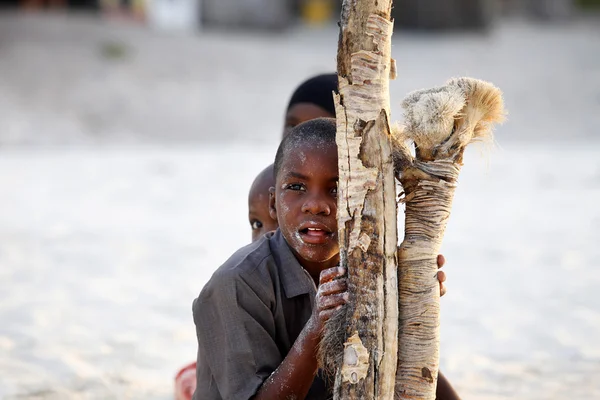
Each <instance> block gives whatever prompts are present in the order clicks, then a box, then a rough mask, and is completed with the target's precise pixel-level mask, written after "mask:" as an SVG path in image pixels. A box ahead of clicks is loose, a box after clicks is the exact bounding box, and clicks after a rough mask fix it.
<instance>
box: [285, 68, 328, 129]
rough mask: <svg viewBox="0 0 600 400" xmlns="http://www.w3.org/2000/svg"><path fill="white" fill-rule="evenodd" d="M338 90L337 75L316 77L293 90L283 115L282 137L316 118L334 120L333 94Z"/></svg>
mask: <svg viewBox="0 0 600 400" xmlns="http://www.w3.org/2000/svg"><path fill="white" fill-rule="evenodd" d="M337 90H338V76H337V74H322V75H316V76H313V77H312V78H309V79H307V80H305V81H304V82H302V83H301V84H300V86H298V87H297V88H296V90H294V93H293V94H292V97H291V98H290V101H289V103H288V107H287V111H286V113H285V124H284V128H283V136H285V135H286V133H287V132H289V130H290V129H291V128H293V127H294V126H296V125H299V124H301V123H302V122H305V121H310V120H311V119H316V118H335V104H333V92H336V93H337Z"/></svg>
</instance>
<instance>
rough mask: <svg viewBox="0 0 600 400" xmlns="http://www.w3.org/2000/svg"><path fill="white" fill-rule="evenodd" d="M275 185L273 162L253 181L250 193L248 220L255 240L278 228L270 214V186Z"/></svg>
mask: <svg viewBox="0 0 600 400" xmlns="http://www.w3.org/2000/svg"><path fill="white" fill-rule="evenodd" d="M274 185H275V178H274V176H273V164H271V165H269V166H268V167H267V168H265V169H263V170H262V171H261V172H260V174H258V176H257V177H256V179H254V182H252V186H251V187H250V193H248V220H249V221H250V227H251V228H252V241H253V242H255V241H256V240H258V239H259V238H260V237H261V236H262V235H264V234H265V233H267V232H271V231H274V230H275V229H277V220H275V219H273V218H271V216H270V215H269V188H270V187H272V186H274Z"/></svg>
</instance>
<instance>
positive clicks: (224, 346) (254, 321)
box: [193, 273, 283, 400]
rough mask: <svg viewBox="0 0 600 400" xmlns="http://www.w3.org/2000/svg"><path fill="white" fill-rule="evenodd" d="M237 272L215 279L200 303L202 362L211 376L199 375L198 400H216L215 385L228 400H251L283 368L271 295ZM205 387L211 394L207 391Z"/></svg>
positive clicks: (196, 311)
mask: <svg viewBox="0 0 600 400" xmlns="http://www.w3.org/2000/svg"><path fill="white" fill-rule="evenodd" d="M254 286H255V287H252V285H250V284H249V283H248V282H247V281H246V280H245V279H243V278H242V277H241V276H239V275H238V274H234V273H227V274H221V275H219V276H213V278H212V279H211V282H209V283H208V284H207V287H206V288H205V289H204V290H203V291H202V293H201V294H200V296H199V297H198V298H197V299H196V300H195V302H194V306H193V312H194V322H195V324H196V333H197V337H198V363H199V364H201V363H202V369H204V370H205V371H210V372H209V375H210V378H209V379H206V378H207V377H206V376H205V377H202V376H200V374H198V378H197V379H198V382H197V388H196V391H197V398H202V399H211V400H212V398H213V397H211V396H214V394H213V395H207V396H206V397H204V396H202V393H207V394H209V393H215V390H214V389H215V388H214V387H213V388H205V387H201V385H216V389H217V391H218V393H219V394H220V398H222V399H224V400H244V399H250V398H251V397H252V396H254V395H255V394H256V392H257V391H258V389H259V388H260V386H261V385H262V383H263V382H264V381H265V379H266V378H268V377H269V376H270V375H271V373H272V372H273V371H275V369H276V368H277V367H278V366H279V364H281V362H282V361H283V357H282V355H281V353H280V351H279V349H278V347H277V343H276V341H275V335H276V331H275V321H274V318H273V314H272V312H271V308H270V304H269V300H268V296H265V294H264V293H259V292H260V290H259V289H260V287H256V285H254ZM205 389H206V390H205Z"/></svg>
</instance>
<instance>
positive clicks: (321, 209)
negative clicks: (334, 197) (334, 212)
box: [302, 197, 331, 215]
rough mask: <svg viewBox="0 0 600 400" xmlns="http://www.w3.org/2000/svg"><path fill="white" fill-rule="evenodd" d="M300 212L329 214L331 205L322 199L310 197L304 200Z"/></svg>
mask: <svg viewBox="0 0 600 400" xmlns="http://www.w3.org/2000/svg"><path fill="white" fill-rule="evenodd" d="M302 212H305V213H311V214H314V215H318V214H324V215H329V214H331V205H329V203H328V202H327V201H326V200H324V199H319V198H315V197H312V198H310V199H307V200H306V201H305V202H304V204H303V205H302Z"/></svg>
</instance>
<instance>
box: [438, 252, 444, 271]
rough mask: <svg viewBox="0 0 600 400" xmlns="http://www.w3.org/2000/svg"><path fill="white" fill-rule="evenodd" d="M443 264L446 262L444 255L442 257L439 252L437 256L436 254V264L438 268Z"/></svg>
mask: <svg viewBox="0 0 600 400" xmlns="http://www.w3.org/2000/svg"><path fill="white" fill-rule="evenodd" d="M444 264H446V257H444V256H443V255H441V254H438V256H437V266H438V268H442V267H443V266H444Z"/></svg>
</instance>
